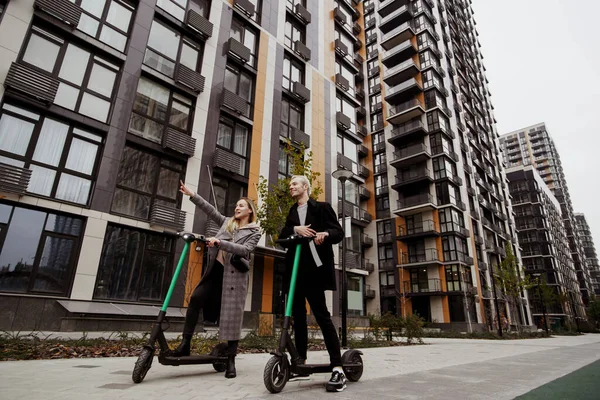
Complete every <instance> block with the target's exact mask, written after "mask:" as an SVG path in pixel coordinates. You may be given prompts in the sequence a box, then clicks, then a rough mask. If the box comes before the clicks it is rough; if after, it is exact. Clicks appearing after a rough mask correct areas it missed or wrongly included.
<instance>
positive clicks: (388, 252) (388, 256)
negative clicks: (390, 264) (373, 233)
mask: <svg viewBox="0 0 600 400" xmlns="http://www.w3.org/2000/svg"><path fill="white" fill-rule="evenodd" d="M377 255H378V258H379V261H383V260H393V259H394V249H393V247H392V245H391V244H386V245H384V246H379V248H378V249H377Z"/></svg>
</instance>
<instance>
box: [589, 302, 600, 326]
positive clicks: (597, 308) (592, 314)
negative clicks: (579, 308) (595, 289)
mask: <svg viewBox="0 0 600 400" xmlns="http://www.w3.org/2000/svg"><path fill="white" fill-rule="evenodd" d="M586 312H587V316H588V318H589V319H590V321H591V322H592V323H593V324H594V325H595V327H598V325H600V299H598V298H596V297H592V298H591V299H590V302H589V304H588V306H587V309H586Z"/></svg>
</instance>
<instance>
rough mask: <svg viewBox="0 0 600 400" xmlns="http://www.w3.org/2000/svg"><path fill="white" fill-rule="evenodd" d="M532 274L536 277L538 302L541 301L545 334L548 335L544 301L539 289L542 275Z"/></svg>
mask: <svg viewBox="0 0 600 400" xmlns="http://www.w3.org/2000/svg"><path fill="white" fill-rule="evenodd" d="M532 275H533V276H535V277H536V278H537V290H538V296H539V297H540V302H541V303H542V314H543V316H544V329H545V330H546V335H549V333H548V318H547V317H546V303H545V302H544V299H543V298H542V291H541V289H540V277H541V276H542V274H532Z"/></svg>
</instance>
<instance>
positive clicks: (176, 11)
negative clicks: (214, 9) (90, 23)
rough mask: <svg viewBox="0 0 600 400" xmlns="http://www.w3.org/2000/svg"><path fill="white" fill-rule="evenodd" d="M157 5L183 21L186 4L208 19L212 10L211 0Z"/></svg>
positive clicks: (159, 1)
mask: <svg viewBox="0 0 600 400" xmlns="http://www.w3.org/2000/svg"><path fill="white" fill-rule="evenodd" d="M90 1H95V0H90ZM156 5H157V6H158V7H160V8H161V9H163V10H164V11H166V12H167V13H168V14H170V15H172V16H173V17H175V18H177V19H178V20H179V21H182V22H183V21H184V20H185V16H186V6H188V5H189V9H190V10H194V11H196V12H197V13H198V14H200V15H202V16H203V17H204V18H206V19H208V12H209V11H210V0H193V1H189V2H188V0H157V2H156Z"/></svg>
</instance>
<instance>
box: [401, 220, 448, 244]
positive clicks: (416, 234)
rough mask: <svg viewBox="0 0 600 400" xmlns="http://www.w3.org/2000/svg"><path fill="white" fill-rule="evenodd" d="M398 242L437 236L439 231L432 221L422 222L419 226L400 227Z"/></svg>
mask: <svg viewBox="0 0 600 400" xmlns="http://www.w3.org/2000/svg"><path fill="white" fill-rule="evenodd" d="M398 228H399V234H398V238H397V239H398V240H408V239H417V238H423V237H428V236H439V235H440V231H439V229H438V228H437V227H436V224H435V222H434V221H433V220H425V221H422V222H421V224H420V225H414V226H407V225H400V226H399V227H398Z"/></svg>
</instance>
